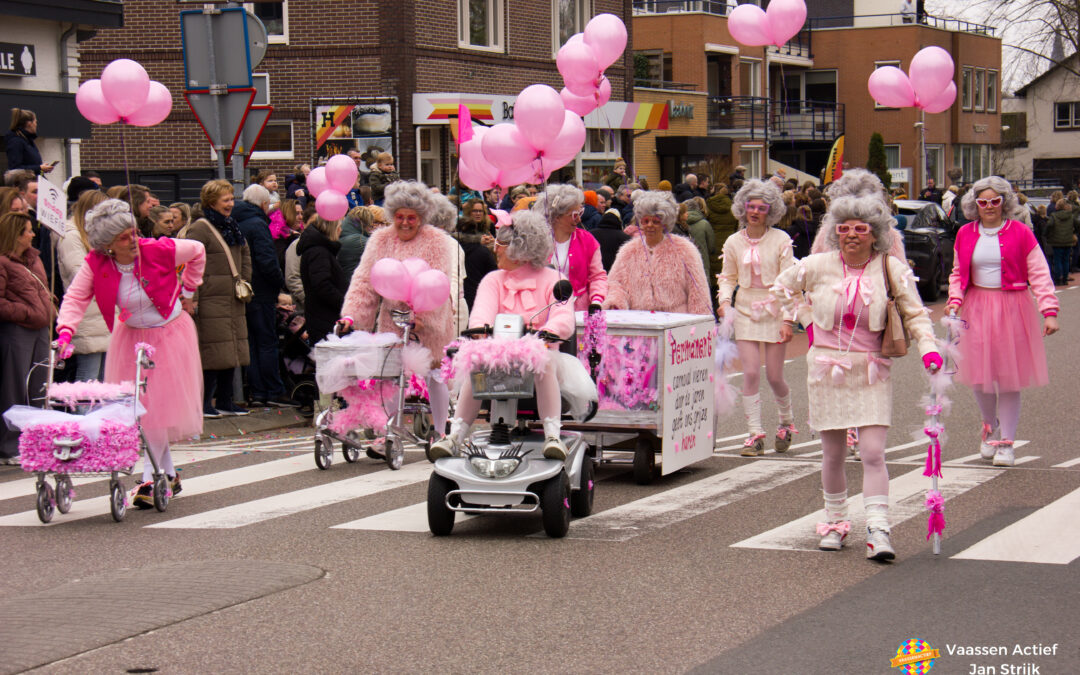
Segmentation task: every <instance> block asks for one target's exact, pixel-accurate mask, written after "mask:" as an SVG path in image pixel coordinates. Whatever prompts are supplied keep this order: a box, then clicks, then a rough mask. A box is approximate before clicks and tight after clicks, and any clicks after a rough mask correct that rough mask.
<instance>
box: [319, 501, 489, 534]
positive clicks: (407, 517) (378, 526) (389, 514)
mask: <svg viewBox="0 0 1080 675" xmlns="http://www.w3.org/2000/svg"><path fill="white" fill-rule="evenodd" d="M454 515H455V518H454V524H455V525H456V524H457V523H463V522H465V521H466V520H472V519H473V518H475V517H476V516H470V515H468V514H465V513H456V514H454ZM330 529H331V530H380V531H383V532H429V531H430V530H429V529H428V521H427V502H420V503H419V504H413V505H412V506H403V507H401V508H400V509H394V510H393V511H386V512H385V513H377V514H375V515H374V516H368V517H367V518H361V519H359V520H353V521H350V522H348V523H342V524H341V525H333V526H331V528H330Z"/></svg>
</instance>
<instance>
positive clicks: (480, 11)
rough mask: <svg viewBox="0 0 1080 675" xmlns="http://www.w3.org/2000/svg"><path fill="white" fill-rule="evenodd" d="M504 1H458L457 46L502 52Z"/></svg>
mask: <svg viewBox="0 0 1080 675" xmlns="http://www.w3.org/2000/svg"><path fill="white" fill-rule="evenodd" d="M504 2H505V0H458V46H459V47H463V48H465V49H483V50H489V51H502V50H503V48H504V45H503V33H504V31H503V4H504Z"/></svg>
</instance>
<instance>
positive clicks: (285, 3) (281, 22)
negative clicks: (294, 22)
mask: <svg viewBox="0 0 1080 675" xmlns="http://www.w3.org/2000/svg"><path fill="white" fill-rule="evenodd" d="M244 9H246V10H247V11H249V12H251V13H252V14H254V15H255V16H257V17H259V19H260V20H261V21H262V22H263V25H264V26H266V36H267V42H269V43H270V44H272V45H277V44H289V0H280V2H273V1H270V2H265V1H264V2H248V3H245V4H244Z"/></svg>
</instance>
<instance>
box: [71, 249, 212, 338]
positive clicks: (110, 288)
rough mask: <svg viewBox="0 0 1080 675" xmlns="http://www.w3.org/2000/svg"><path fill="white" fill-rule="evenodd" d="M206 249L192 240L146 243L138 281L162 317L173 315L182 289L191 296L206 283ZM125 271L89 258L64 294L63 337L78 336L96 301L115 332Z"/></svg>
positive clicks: (96, 256)
mask: <svg viewBox="0 0 1080 675" xmlns="http://www.w3.org/2000/svg"><path fill="white" fill-rule="evenodd" d="M205 266H206V249H204V248H203V245H202V244H201V243H200V242H198V241H194V240H191V239H169V238H167V237H162V238H161V239H140V240H139V254H138V256H136V258H135V276H136V277H137V278H139V279H141V283H142V287H143V290H145V291H146V295H147V296H149V298H150V302H152V303H154V308H155V309H157V311H158V313H159V314H161V316H162V317H167V316H169V315H170V314H172V311H173V307H174V306H175V304H176V299H177V298H178V297H180V291H181V285H182V286H183V291H184V292H185V293H186V294H190V293H194V292H195V289H196V288H197V287H198V286H199V285H201V284H202V277H203V268H204V267H205ZM120 277H121V274H120V270H119V269H118V268H117V267H116V261H114V260H113V259H112V258H110V257H109V256H107V255H105V254H104V253H100V252H98V251H90V253H87V254H86V263H85V264H84V265H83V266H82V267H80V268H79V271H78V272H76V274H75V278H74V279H72V281H71V285H70V286H68V289H67V291H65V292H64V303H63V304H62V305H60V315H59V316H58V317H57V319H56V332H57V334H60V333H64V332H67V333H69V334H74V333H75V328H76V327H77V326H78V325H79V321H81V320H82V317H83V314H85V313H86V308H87V307H89V306H90V300H91V299H96V300H97V304H98V309H100V310H101V316H102V317H104V318H105V325H106V326H108V327H109V330H110V331H112V327H113V320H114V318H115V316H116V295H117V293H118V292H119V290H120Z"/></svg>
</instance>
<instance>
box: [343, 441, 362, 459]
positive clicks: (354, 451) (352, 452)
mask: <svg viewBox="0 0 1080 675" xmlns="http://www.w3.org/2000/svg"><path fill="white" fill-rule="evenodd" d="M341 456H342V457H344V458H345V461H346V462H348V463H349V464H352V463H353V462H356V461H358V460H359V459H360V448H358V447H356V446H355V445H350V444H348V443H342V444H341Z"/></svg>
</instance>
